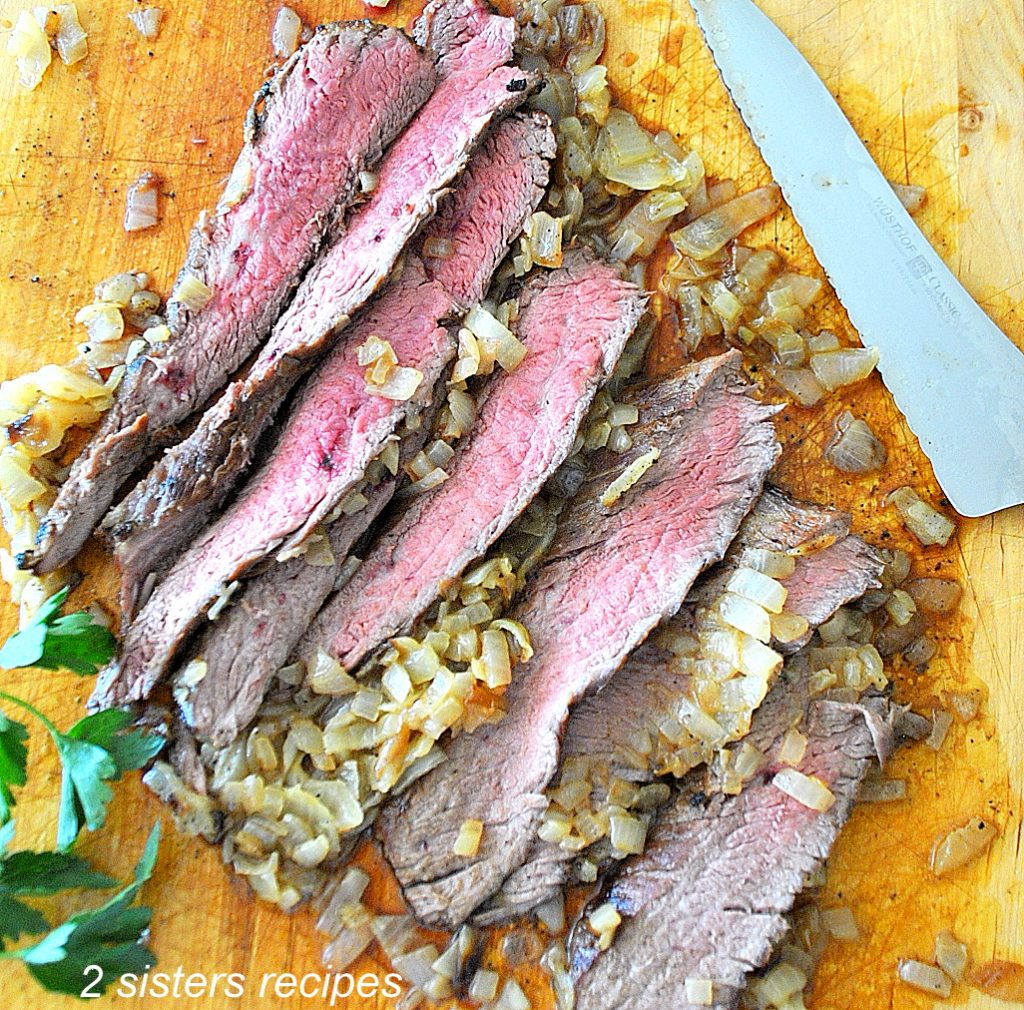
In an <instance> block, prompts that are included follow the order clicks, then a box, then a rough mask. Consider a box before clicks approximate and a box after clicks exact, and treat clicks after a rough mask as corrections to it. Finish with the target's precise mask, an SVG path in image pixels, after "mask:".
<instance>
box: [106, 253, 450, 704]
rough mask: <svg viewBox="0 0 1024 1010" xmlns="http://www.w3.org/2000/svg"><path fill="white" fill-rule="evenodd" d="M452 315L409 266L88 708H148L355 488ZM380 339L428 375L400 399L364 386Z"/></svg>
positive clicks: (414, 262)
mask: <svg viewBox="0 0 1024 1010" xmlns="http://www.w3.org/2000/svg"><path fill="white" fill-rule="evenodd" d="M449 305H450V302H449V299H448V296H447V294H446V293H445V292H444V291H442V290H441V288H440V286H439V285H437V284H436V283H434V282H433V281H430V280H427V278H426V275H425V273H424V271H423V267H422V265H421V264H420V262H419V260H418V259H416V258H415V257H414V256H412V255H410V256H408V257H407V258H406V264H405V269H404V271H403V273H402V277H401V279H400V280H399V281H398V282H397V283H396V284H395V285H394V286H393V287H392V288H391V289H390V290H388V291H387V292H386V293H385V294H384V295H383V296H382V297H381V298H380V299H378V300H377V301H376V302H375V303H374V304H373V305H372V306H370V308H369V310H368V311H367V312H365V313H364V314H363V315H362V317H361V319H360V321H359V324H358V325H357V326H355V327H353V339H352V340H349V341H347V342H346V343H344V344H342V345H341V346H340V347H339V348H338V349H337V351H336V352H335V353H334V354H332V355H331V356H330V357H329V358H328V359H327V361H326V362H325V363H324V365H323V366H322V367H321V368H320V369H319V371H318V373H317V381H316V382H314V383H311V384H310V385H309V386H308V388H307V389H306V390H305V391H304V394H303V396H302V397H301V398H300V400H299V402H298V403H297V405H296V408H295V415H294V416H295V417H296V418H297V420H296V422H295V423H293V424H289V425H288V426H287V427H286V428H285V430H284V432H283V433H282V435H281V439H280V441H279V442H278V444H277V446H276V447H275V450H274V452H273V454H272V455H271V457H270V458H269V459H268V460H267V462H266V463H265V464H264V465H263V467H262V468H261V469H260V470H259V471H258V472H257V473H256V474H255V475H254V476H253V478H252V480H251V481H250V482H249V484H248V485H247V486H246V487H245V489H244V491H243V492H242V494H241V495H240V497H239V498H238V499H237V500H236V501H235V503H234V504H233V505H232V507H231V508H230V509H229V510H228V511H227V512H225V513H224V514H223V515H221V516H220V518H219V519H218V520H217V521H216V522H215V523H214V524H213V525H212V526H211V527H209V529H207V531H206V532H205V533H204V534H203V535H202V536H201V537H200V538H199V539H198V540H197V541H196V542H195V543H194V544H193V545H192V546H191V547H190V548H189V549H188V550H187V551H185V552H184V554H183V555H182V556H181V557H180V558H179V559H178V561H177V562H176V563H175V565H174V566H173V567H172V568H171V570H170V572H168V574H167V577H166V578H165V579H164V581H163V582H162V583H161V584H160V585H159V587H158V588H157V589H156V590H155V591H154V593H153V595H152V596H151V597H150V598H149V600H148V601H147V603H146V605H145V606H144V607H143V608H142V610H141V611H140V612H139V615H138V617H137V618H136V619H135V620H134V621H133V622H132V623H131V624H130V625H129V626H128V628H127V630H126V632H125V634H124V638H123V640H122V643H121V654H120V657H119V658H118V659H116V660H115V661H114V662H113V663H112V664H111V665H110V666H108V667H107V668H106V669H105V670H104V671H103V672H102V673H101V674H100V677H99V680H98V681H97V685H96V690H95V691H94V692H93V696H92V699H91V703H92V704H93V705H96V706H100V707H107V706H108V705H109V704H111V703H113V704H121V703H123V702H125V701H140V700H142V699H143V698H145V697H146V696H147V695H148V694H149V691H150V690H151V689H152V687H153V685H154V684H155V683H156V682H157V680H158V679H159V678H160V677H161V676H162V675H163V674H164V672H165V671H166V670H167V669H168V667H169V665H170V663H171V662H172V661H173V659H174V656H175V653H176V652H177V650H178V649H179V647H180V646H181V645H182V644H183V642H184V640H185V637H186V636H187V635H188V633H189V632H190V631H191V630H192V629H193V628H194V627H195V625H196V623H197V622H198V621H199V620H200V619H201V618H202V616H203V614H204V612H205V611H206V610H207V609H208V608H209V607H210V605H211V604H213V602H214V601H215V600H216V599H217V598H218V597H219V596H220V595H221V594H222V593H223V592H225V591H226V590H227V589H228V587H229V586H230V584H231V583H232V582H234V581H235V580H237V579H238V578H240V577H241V576H242V575H244V574H245V573H246V572H247V571H248V570H249V569H250V568H251V567H252V566H253V565H255V564H256V563H257V562H259V561H261V560H262V559H263V558H264V557H266V556H267V555H268V554H270V553H271V552H272V551H275V550H277V549H278V548H281V547H282V545H286V542H287V546H291V545H292V544H295V543H298V542H299V540H301V539H302V535H304V533H305V532H306V531H308V530H309V529H312V527H313V526H315V525H316V523H318V522H320V521H321V520H322V519H324V518H325V517H326V516H327V514H328V513H329V512H331V511H332V510H333V509H334V507H335V505H337V503H338V502H339V501H340V500H341V499H342V498H343V497H344V496H345V495H346V494H347V493H348V492H349V491H351V490H352V489H353V488H354V487H355V486H356V484H357V483H358V482H359V481H360V480H362V478H363V475H364V473H365V472H366V467H367V465H368V464H369V463H370V462H371V460H373V458H374V457H375V456H377V455H378V454H379V453H380V452H381V450H382V449H383V448H384V445H385V443H386V442H387V441H388V440H389V439H390V438H391V437H392V435H393V433H394V432H395V430H396V428H397V427H398V425H399V424H400V423H401V422H402V421H403V420H405V419H406V418H409V417H411V416H412V415H414V414H416V413H418V412H419V411H420V410H422V409H423V407H424V406H425V405H426V404H427V403H429V402H430V400H431V398H432V395H433V389H434V384H435V383H436V382H437V380H438V378H439V377H440V376H441V374H442V372H443V370H444V368H445V366H446V365H447V364H448V362H450V361H451V359H452V357H453V356H454V353H455V349H454V345H453V342H452V340H451V339H450V337H449V334H448V331H447V329H446V328H445V327H444V326H442V325H441V324H440V323H439V322H438V320H440V319H442V318H444V315H445V313H446V312H447V311H448V309H449ZM379 333H387V334H388V338H389V340H390V342H391V346H392V348H393V349H394V352H395V354H396V355H397V357H398V360H399V362H401V363H402V364H403V365H405V366H413V367H415V368H418V369H419V370H420V371H421V372H422V373H423V374H424V379H423V381H421V382H420V384H419V387H418V389H417V390H416V393H415V394H414V395H413V397H412V398H411V399H409V400H407V401H404V402H396V401H394V400H389V399H386V398H384V397H383V396H380V395H378V394H376V393H373V392H370V391H369V390H367V388H366V385H365V377H364V376H365V371H366V369H365V367H364V366H363V365H360V364H359V361H358V352H359V345H360V343H361V342H362V341H363V340H365V339H366V338H367V337H368V336H370V335H371V334H379ZM297 532H299V533H300V534H302V535H299V536H296V534H297ZM289 538H290V539H289Z"/></svg>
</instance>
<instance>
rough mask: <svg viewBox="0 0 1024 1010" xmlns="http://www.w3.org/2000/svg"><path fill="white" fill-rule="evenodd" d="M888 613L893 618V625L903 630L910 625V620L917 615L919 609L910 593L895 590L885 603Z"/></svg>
mask: <svg viewBox="0 0 1024 1010" xmlns="http://www.w3.org/2000/svg"><path fill="white" fill-rule="evenodd" d="M885 609H886V612H887V613H888V614H889V616H890V617H891V618H892V621H893V623H894V624H895V625H896V626H897V627H900V628H902V627H903V626H904V625H905V624H907V623H909V621H910V619H911V618H912V617H913V616H914V614H916V613H917V607H916V606H915V605H914V600H913V598H912V597H911V595H910V593H908V592H906V591H905V590H903V589H894V590H893V591H892V592H891V593H890V594H889V599H888V600H886V603H885Z"/></svg>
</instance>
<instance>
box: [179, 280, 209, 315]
mask: <svg viewBox="0 0 1024 1010" xmlns="http://www.w3.org/2000/svg"><path fill="white" fill-rule="evenodd" d="M212 297H213V291H212V289H210V288H209V287H207V286H206V284H204V283H203V282H202V281H201V280H200V279H199V278H198V277H196V275H195V274H193V273H189V272H188V271H186V272H184V273H183V274H182V275H181V276H180V277H179V278H178V283H177V284H176V285H175V288H174V291H172V292H171V298H173V299H174V301H176V302H181V304H182V305H184V306H185V307H186V308H187V309H189V310H190V311H192V312H198V311H199V310H200V309H201V308H202V307H203V306H204V305H206V304H207V303H208V302H209V301H210V299H211V298H212Z"/></svg>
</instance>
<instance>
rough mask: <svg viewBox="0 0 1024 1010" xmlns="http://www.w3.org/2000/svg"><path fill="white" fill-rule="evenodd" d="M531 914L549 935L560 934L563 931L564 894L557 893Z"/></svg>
mask: <svg viewBox="0 0 1024 1010" xmlns="http://www.w3.org/2000/svg"><path fill="white" fill-rule="evenodd" d="M533 914H534V915H536V917H537V921H538V922H539V923H540V924H541V925H542V926H543V927H544V928H545V929H546V930H547V931H548V932H549V933H561V932H562V930H563V929H565V894H564V893H563V892H562V891H559V892H558V893H557V894H555V896H554V897H552V898H549V899H548V900H547V901H545V902H543V903H542V904H540V905H538V906H537V907H536V908H535V909H534V910H533Z"/></svg>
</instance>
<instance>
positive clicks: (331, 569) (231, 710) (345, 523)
mask: <svg viewBox="0 0 1024 1010" xmlns="http://www.w3.org/2000/svg"><path fill="white" fill-rule="evenodd" d="M554 152H555V140H554V134H553V133H552V132H551V126H550V123H549V121H548V119H547V117H546V116H545V115H543V114H542V113H532V114H529V115H525V116H522V115H518V114H517V115H513V116H510V117H509V118H508V119H506V120H504V121H503V122H501V123H500V124H498V126H497V127H496V128H495V129H494V131H493V132H492V133H491V135H490V136H489V137H488V138H487V140H486V141H485V142H484V143H483V144H482V145H481V147H480V149H479V150H478V151H477V152H476V153H475V154H474V155H473V158H472V160H471V161H470V163H469V166H468V168H467V169H466V172H465V174H464V175H463V176H462V178H461V179H460V180H459V183H458V185H457V186H456V187H455V189H454V190H453V192H452V193H451V194H450V195H449V196H448V197H447V198H446V200H445V203H444V205H443V206H442V208H441V211H440V213H439V215H438V220H439V221H442V220H443V222H444V224H443V231H438V234H444V235H445V236H446V237H448V238H449V239H450V240H451V242H452V255H451V256H450V257H447V258H445V259H438V260H428V261H426V266H427V270H428V273H430V275H431V277H432V280H433V283H434V284H437V285H440V287H441V288H442V289H443V290H444V292H445V294H446V295H447V296H448V299H449V307H448V310H447V312H446V314H448V312H453V311H455V310H456V309H457V308H460V307H462V306H464V305H466V304H471V303H474V302H477V301H479V300H480V299H481V298H482V297H483V295H484V292H485V291H486V289H487V286H488V285H489V283H490V279H491V274H492V273H493V272H494V268H495V267H496V266H497V264H498V262H499V261H500V260H501V258H502V257H503V256H504V254H505V253H506V252H507V250H508V248H509V246H510V244H511V243H512V241H513V239H514V238H515V236H516V235H518V234H519V233H520V231H521V230H522V227H523V223H524V222H525V220H526V218H527V217H528V216H529V214H530V213H531V212H532V211H533V210H534V209H535V208H536V206H537V204H538V203H539V202H540V199H541V197H542V196H543V193H544V188H545V186H546V184H547V177H548V159H550V158H551V157H553V156H554ZM496 195H497V197H499V198H498V199H495V196H496ZM438 227H439V226H438V224H437V222H435V224H434V225H433V228H434V229H438ZM436 322H437V321H431V322H430V325H431V327H432V326H433V325H436ZM361 325H362V324H361V323H360V322H359V321H357V322H356V323H355V324H353V326H354V329H357V330H358V329H360V327H361ZM357 342H358V341H357ZM339 353H341V352H340V351H339V350H338V349H335V351H334V352H332V354H334V355H336V354H339ZM324 372H325V373H327V374H329V373H330V365H329V364H328V366H327V367H326V368H325V369H324ZM321 381H324V379H323V377H322V376H321V374H318V373H314V374H313V375H312V376H310V378H309V379H308V380H307V384H308V385H310V386H314V385H317V384H318V383H319V382H321ZM438 400H440V401H443V400H444V392H443V391H442V392H441V394H440V396H435V402H437V401H438ZM296 425H298V426H303V425H304V421H303V416H302V412H301V410H299V411H295V412H294V413H293V414H292V415H291V417H290V418H289V420H288V426H289V428H290V427H292V426H296ZM429 428H430V425H429V423H427V422H426V421H424V423H423V424H422V425H421V427H420V430H419V434H420V435H421V438H420V442H422V437H425V436H426V434H427V431H428V430H429ZM412 441H415V439H414V438H413V436H407V437H406V438H404V439H403V442H402V452H403V454H405V453H407V452H408V451H409V449H408V448H407V445H406V443H410V442H412ZM419 447H420V446H419V444H417V446H416V449H418V448H419ZM416 449H413V450H411V451H412V452H413V453H414V452H415V451H416ZM395 486H396V482H395V481H388V482H387V484H386V485H380V486H378V487H376V488H374V489H373V490H372V491H368V492H367V494H368V497H369V498H370V503H369V505H367V506H365V507H364V508H363V509H362V510H360V511H359V512H357V513H355V514H354V515H351V516H346V517H344V518H342V519H339V520H336V521H335V522H334V523H332V524H330V525H329V526H328V536H329V537H330V540H331V546H332V550H333V553H334V557H335V564H334V565H327V566H311V565H309V564H307V563H306V561H305V560H304V559H303V558H296V559H294V560H292V561H287V562H285V563H283V564H273V563H272V564H271V567H270V568H269V570H268V571H266V572H263V573H261V574H259V575H256V576H254V577H253V578H251V579H248V580H246V581H245V582H244V583H243V584H242V586H241V588H240V589H239V591H238V593H237V594H236V596H235V597H234V598H233V600H232V605H231V606H230V607H229V608H228V609H227V611H225V612H224V613H223V614H222V615H221V616H220V617H219V618H218V620H217V622H216V623H215V624H212V625H210V626H209V627H207V628H206V629H204V631H203V633H202V635H201V636H200V638H199V641H198V642H197V644H196V645H195V647H194V648H193V649H192V650H191V651H192V654H193V655H194V656H195V657H197V658H201V659H203V660H204V661H205V662H206V664H207V671H206V676H205V677H204V678H203V680H201V681H200V682H199V684H197V685H196V686H195V688H194V690H193V691H192V692H191V699H190V701H189V708H188V710H187V711H185V710H183V714H184V715H185V717H186V719H187V721H188V722H189V724H190V725H191V726H192V728H193V729H194V731H195V733H196V734H197V735H198V736H199V738H200V739H202V740H209V741H210V742H212V743H214V744H215V745H217V746H225V745H226V744H227V743H229V742H230V741H231V740H232V739H233V738H234V736H235V734H236V733H237V732H238V731H239V730H240V729H241V728H242V727H244V726H246V725H247V724H248V723H249V721H250V719H252V717H253V716H254V715H255V713H256V709H257V708H258V706H259V704H260V701H261V700H262V698H263V692H264V688H265V686H266V685H267V683H268V682H269V680H270V678H271V677H272V676H273V674H274V672H275V671H276V670H277V669H279V668H280V667H281V666H283V665H284V664H285V662H286V660H287V659H288V657H289V656H290V655H291V653H292V651H293V649H294V647H295V645H296V643H297V642H298V640H299V638H300V637H301V635H302V634H303V632H305V631H306V629H307V628H308V627H309V625H310V622H311V621H312V620H313V618H314V617H315V616H316V613H317V611H318V610H319V609H320V607H321V606H322V604H323V602H324V600H325V599H327V597H328V595H329V594H330V593H331V592H332V591H333V590H334V589H335V588H336V585H337V581H338V578H339V575H340V572H341V567H342V565H343V563H344V561H345V558H346V556H347V554H348V552H349V549H350V547H351V546H352V544H353V543H354V542H355V541H356V539H357V538H358V537H360V536H361V535H362V534H363V533H364V532H365V531H366V530H367V529H368V528H369V526H370V524H371V523H372V522H373V521H374V519H376V517H377V516H378V515H379V514H380V512H381V510H382V509H383V508H384V507H385V505H386V504H387V503H388V501H389V500H390V498H391V496H392V494H393V492H394V490H395Z"/></svg>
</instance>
